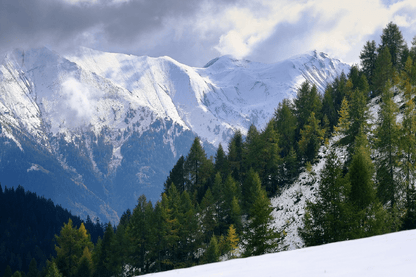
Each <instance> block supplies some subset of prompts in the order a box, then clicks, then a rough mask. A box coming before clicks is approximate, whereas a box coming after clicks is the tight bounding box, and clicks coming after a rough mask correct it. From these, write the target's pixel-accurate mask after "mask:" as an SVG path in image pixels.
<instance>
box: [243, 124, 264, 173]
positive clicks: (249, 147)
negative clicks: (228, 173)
mask: <svg viewBox="0 0 416 277" xmlns="http://www.w3.org/2000/svg"><path fill="white" fill-rule="evenodd" d="M262 146H263V145H262V143H261V141H260V133H259V131H257V128H256V126H255V125H254V124H252V125H250V128H249V129H248V132H247V137H246V140H245V142H244V143H243V167H244V170H247V169H249V168H251V167H253V168H256V169H257V168H259V167H261V165H260V163H261V160H262V158H263V157H261V155H259V152H260V151H261V149H262Z"/></svg>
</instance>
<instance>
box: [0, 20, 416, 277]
mask: <svg viewBox="0 0 416 277" xmlns="http://www.w3.org/2000/svg"><path fill="white" fill-rule="evenodd" d="M415 60H416V37H415V38H414V39H413V41H412V42H411V47H410V48H409V47H408V45H407V44H406V42H405V41H404V39H403V36H402V34H401V31H400V29H399V28H398V26H397V25H396V24H394V23H392V22H390V23H389V24H388V25H387V26H386V27H385V28H384V29H383V32H382V35H381V39H380V42H379V44H378V45H377V44H376V42H375V41H368V42H367V43H366V44H365V45H364V47H363V49H362V51H361V54H360V61H361V64H360V65H354V66H352V67H351V70H350V72H346V73H343V74H341V75H340V76H339V77H337V78H336V79H335V81H334V82H333V83H332V84H330V85H328V86H327V88H326V90H325V93H324V94H323V95H321V94H320V93H319V92H318V90H317V88H316V87H315V86H314V85H311V84H309V83H308V82H304V83H303V84H302V85H301V86H300V87H299V88H298V91H297V95H296V97H295V98H294V99H286V100H284V101H282V102H281V103H279V104H278V106H277V107H276V110H275V114H274V117H273V118H272V119H271V120H270V121H269V123H268V124H267V126H266V127H265V128H264V130H258V129H257V128H256V127H255V126H254V125H252V126H251V127H250V129H249V130H248V133H247V135H246V136H243V135H242V133H241V132H239V131H237V132H236V133H235V134H234V136H233V138H232V139H231V141H230V142H229V144H228V147H227V149H224V148H223V147H222V146H221V145H220V146H219V147H218V149H217V152H216V154H215V157H207V155H206V153H205V151H204V148H203V146H202V143H201V141H200V140H199V138H198V137H196V138H195V140H194V142H193V144H192V147H191V149H190V151H189V153H188V155H187V156H186V157H184V156H182V157H180V158H179V159H178V161H177V163H176V164H175V166H174V167H173V168H172V170H171V171H170V173H169V176H168V177H167V179H166V181H165V183H164V191H163V192H162V195H161V198H160V200H159V201H158V202H156V203H152V202H150V201H148V200H147V199H146V197H145V196H140V197H139V199H138V202H137V205H136V207H135V208H134V209H133V210H132V211H131V210H127V211H126V212H125V213H124V214H123V215H122V217H121V219H120V222H119V224H118V226H112V225H111V224H110V223H108V224H107V225H105V226H104V228H105V230H104V233H103V234H102V235H100V237H99V238H98V239H96V235H97V234H98V233H97V230H96V229H94V228H96V225H97V224H95V225H94V224H91V223H89V224H87V223H85V224H84V223H80V222H81V221H79V219H78V221H77V220H76V219H75V218H72V217H71V218H68V217H66V218H65V219H64V222H65V223H64V224H62V221H59V220H57V219H58V218H59V219H63V218H64V216H62V217H59V216H58V215H57V214H58V213H57V212H55V213H54V214H53V216H55V218H54V220H53V221H54V222H56V223H57V224H58V223H59V225H60V229H57V228H56V227H51V226H50V225H48V224H49V223H48V224H47V223H44V224H42V223H41V221H40V219H39V220H38V221H36V223H37V226H36V227H30V228H29V227H27V226H28V221H29V219H28V220H27V221H26V222H25V223H24V224H22V225H17V223H16V226H18V227H13V226H14V225H13V224H12V223H11V224H9V225H7V226H8V227H7V228H10V229H8V230H9V231H4V232H3V230H1V231H2V241H3V234H10V236H11V235H16V236H17V235H18V233H19V232H20V231H23V230H22V228H26V229H27V228H29V229H27V230H26V231H24V232H20V233H22V235H20V237H16V240H19V241H20V242H22V241H25V242H24V243H22V245H23V248H24V247H26V245H29V244H30V243H32V241H33V240H34V239H33V238H32V237H37V240H39V241H45V238H43V237H42V238H40V237H39V235H38V236H36V235H33V234H34V233H36V232H38V233H39V234H42V235H43V234H45V233H50V234H56V235H55V237H54V239H53V240H51V239H49V240H48V241H47V242H46V243H47V244H48V245H51V244H52V245H55V251H54V252H53V255H52V256H47V259H48V261H47V262H46V263H44V264H43V263H42V264H41V266H39V267H43V271H41V272H36V274H37V275H36V276H48V277H49V276H64V277H78V276H79V277H81V276H82V277H84V276H85V277H111V276H135V275H141V274H147V273H152V272H160V271H166V270H170V269H176V268H184V267H189V266H193V265H198V264H204V263H211V262H217V261H220V260H225V259H233V258H238V257H249V256H254V255H261V254H264V253H270V252H276V251H282V250H284V246H283V245H282V244H281V241H282V239H283V238H284V237H285V236H286V232H285V230H277V229H276V228H275V227H274V226H273V217H272V214H271V213H272V211H273V207H272V205H271V202H270V198H271V197H274V196H278V195H279V194H280V193H281V191H282V190H283V189H285V188H286V187H288V186H290V184H292V183H293V182H294V181H295V180H296V179H297V178H298V176H299V174H300V173H301V172H303V171H305V170H308V168H310V167H311V166H312V165H313V164H315V163H316V162H317V161H319V160H320V159H325V160H326V162H325V165H324V168H323V169H322V171H321V174H320V178H319V189H318V190H317V191H316V201H313V202H312V201H311V202H308V203H307V206H306V213H305V214H304V217H303V226H302V227H300V228H299V234H300V236H301V238H302V239H303V241H304V244H305V245H306V246H312V245H322V244H326V243H330V242H336V241H342V240H349V239H356V238H363V237H368V236H373V235H378V234H384V233H389V232H395V231H399V230H405V229H414V228H415V227H416V190H415V178H416V162H415V159H416V110H415V102H414V101H415V100H416V99H415V97H416V87H415V86H416V62H415ZM371 105H372V106H371ZM375 106H377V107H378V108H377V109H373V111H371V110H370V107H375ZM320 149H324V151H323V152H321V153H324V155H323V156H322V155H319V153H320ZM18 190H19V193H20V194H23V195H27V197H28V195H31V194H30V193H24V192H22V191H21V190H22V189H18ZM18 190H16V192H15V193H16V195H17V194H18V193H17V192H18ZM6 193H11V190H7V189H6V190H5V191H4V192H2V197H3V195H5V194H6ZM31 197H32V198H33V197H35V196H31ZM3 198H4V197H3ZM6 198H11V197H6ZM35 198H36V197H35ZM16 201H17V200H16ZM20 201H22V202H28V203H29V202H30V201H29V200H25V201H23V200H20ZM44 201H46V200H44ZM46 202H47V203H50V202H48V201H46ZM2 203H3V201H1V202H0V205H3V204H2ZM13 205H14V206H16V204H13ZM19 205H23V203H22V204H20V202H19ZM48 205H53V204H48ZM19 207H20V206H19ZM22 207H23V206H22ZM4 209H5V208H4V207H3V206H2V208H1V211H2V216H3V217H2V218H1V220H2V221H1V222H9V221H10V222H11V220H10V218H14V217H18V215H17V213H18V212H19V211H17V210H13V213H14V214H10V215H7V216H6V217H4V215H3V213H4V212H3V211H5V210H4ZM30 209H33V208H30ZM39 213H41V214H42V215H43V214H46V213H47V210H43V211H39ZM8 218H9V219H8ZM4 220H6V221H4ZM7 220H8V221H7ZM31 220H34V221H35V219H34V218H31ZM44 225H46V226H44ZM89 225H90V226H92V225H94V226H95V227H94V228H92V227H89ZM23 226H24V227H23ZM1 227H2V228H3V224H2V226H1ZM43 227H45V228H47V230H46V231H42V232H40V231H38V229H36V228H43ZM11 228H16V230H17V229H18V231H19V232H18V231H12V230H13V229H11ZM54 228H55V229H54ZM93 230H94V231H93ZM9 240H10V239H7V240H6V242H7V241H9ZM6 242H4V244H5V243H6ZM4 244H3V242H2V244H1V245H0V255H4V254H2V253H4V251H2V249H3V248H2V247H3V245H4ZM20 249H21V251H26V250H24V249H22V248H20ZM45 251H46V250H45ZM28 253H29V252H26V253H23V252H22V253H21V254H20V260H21V266H20V267H17V266H16V262H15V261H16V258H14V259H13V260H10V259H9V260H8V261H7V262H8V263H9V264H8V265H7V266H10V267H7V268H6V270H5V273H4V275H3V276H5V277H10V276H15V275H16V277H17V276H18V275H19V274H20V275H24V274H27V275H31V274H34V273H33V272H34V271H33V272H32V271H31V265H32V262H31V261H30V260H31V257H33V258H37V257H38V256H37V254H36V253H37V252H36V251H33V252H30V253H31V254H28ZM44 255H51V252H45V254H44ZM15 256H16V255H15ZM2 257H3V256H0V258H2ZM39 259H40V258H39ZM43 260H44V259H43V258H42V261H43ZM12 261H13V263H12ZM38 262H39V261H38ZM2 266H3V264H2ZM11 267H13V270H11ZM32 267H33V266H32ZM39 267H38V268H39ZM2 270H3V269H2ZM13 271H15V272H14V273H13ZM33 276H35V275H33Z"/></svg>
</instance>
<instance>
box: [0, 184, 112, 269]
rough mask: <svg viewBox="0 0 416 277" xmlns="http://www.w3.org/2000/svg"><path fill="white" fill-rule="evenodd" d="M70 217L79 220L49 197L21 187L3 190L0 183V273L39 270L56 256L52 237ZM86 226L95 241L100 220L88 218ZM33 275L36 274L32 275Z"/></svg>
mask: <svg viewBox="0 0 416 277" xmlns="http://www.w3.org/2000/svg"><path fill="white" fill-rule="evenodd" d="M69 219H71V220H72V221H73V222H74V224H75V225H76V226H81V224H82V222H83V221H82V220H81V219H80V218H79V217H78V216H74V215H72V214H71V213H70V212H69V211H68V210H66V209H63V208H62V207H61V206H59V205H55V204H54V203H53V202H52V200H50V199H45V198H43V197H39V196H37V195H36V194H35V193H33V192H29V191H25V190H24V188H23V187H21V186H18V187H17V188H16V189H14V188H7V187H5V188H4V189H3V188H2V187H1V185H0V276H8V274H6V273H7V272H6V271H5V269H6V267H7V266H8V267H9V270H8V273H10V272H16V271H18V272H22V273H28V272H29V271H30V265H31V267H32V272H33V271H35V269H36V270H41V269H42V268H43V267H45V265H46V261H47V259H49V258H50V257H52V256H54V255H55V253H56V252H55V247H54V245H55V242H54V236H55V234H58V233H59V231H60V230H61V227H62V225H63V224H64V223H66V222H68V220H69ZM85 226H86V227H87V228H88V231H89V233H90V234H91V236H92V240H93V241H94V242H96V241H97V240H98V237H100V236H101V237H102V235H103V233H104V230H103V227H102V226H101V224H100V223H99V222H97V223H93V222H92V221H91V220H87V222H86V223H85ZM33 277H35V276H33Z"/></svg>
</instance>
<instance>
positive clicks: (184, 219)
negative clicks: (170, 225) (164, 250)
mask: <svg viewBox="0 0 416 277" xmlns="http://www.w3.org/2000/svg"><path fill="white" fill-rule="evenodd" d="M178 219H179V226H180V228H179V232H178V237H179V240H178V249H177V250H178V251H177V257H178V263H177V264H176V265H175V267H176V268H183V267H189V266H192V265H193V264H195V262H196V258H195V257H194V254H193V253H194V252H195V251H196V250H197V247H198V245H199V243H200V236H199V234H200V230H199V229H198V228H199V226H198V219H197V216H196V212H195V209H194V207H193V205H192V201H191V198H190V196H189V194H188V193H187V192H186V191H184V192H183V193H182V194H181V197H180V206H179V214H178Z"/></svg>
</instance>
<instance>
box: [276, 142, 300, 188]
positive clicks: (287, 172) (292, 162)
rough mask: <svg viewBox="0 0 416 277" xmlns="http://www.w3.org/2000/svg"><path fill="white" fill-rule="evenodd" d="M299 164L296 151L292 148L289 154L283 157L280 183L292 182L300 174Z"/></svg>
mask: <svg viewBox="0 0 416 277" xmlns="http://www.w3.org/2000/svg"><path fill="white" fill-rule="evenodd" d="M298 171H299V165H298V157H297V155H296V151H295V149H294V148H293V147H291V148H290V151H289V154H288V155H287V156H286V157H285V158H283V164H282V165H281V167H280V185H281V186H282V185H284V184H286V183H291V182H292V181H293V180H294V178H296V176H297V175H298Z"/></svg>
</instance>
